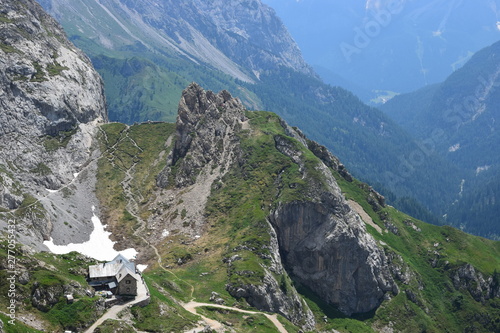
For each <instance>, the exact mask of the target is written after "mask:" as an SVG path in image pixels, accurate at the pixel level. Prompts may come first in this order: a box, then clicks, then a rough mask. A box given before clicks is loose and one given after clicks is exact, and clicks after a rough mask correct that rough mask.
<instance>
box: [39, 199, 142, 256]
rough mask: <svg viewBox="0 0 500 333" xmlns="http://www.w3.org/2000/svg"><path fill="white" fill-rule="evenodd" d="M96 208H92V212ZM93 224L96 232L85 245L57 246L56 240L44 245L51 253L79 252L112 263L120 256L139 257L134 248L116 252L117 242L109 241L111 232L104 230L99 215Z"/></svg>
mask: <svg viewBox="0 0 500 333" xmlns="http://www.w3.org/2000/svg"><path fill="white" fill-rule="evenodd" d="M94 211H95V207H94V206H92V212H94ZM92 224H93V225H94V230H93V231H92V233H91V234H90V239H89V240H88V241H86V242H84V243H78V244H75V243H69V244H68V245H56V244H54V240H53V239H52V238H50V241H44V242H43V244H44V245H45V246H47V247H48V248H49V250H50V252H52V253H55V254H66V253H69V252H72V251H76V252H79V253H81V254H83V255H86V256H88V257H91V258H94V259H96V260H102V261H111V260H113V259H114V258H115V257H116V256H117V255H118V254H122V255H123V256H124V257H125V258H127V259H129V260H130V259H134V258H135V257H136V256H137V253H138V252H137V251H136V250H135V249H134V248H130V249H126V250H123V251H116V250H115V249H114V248H113V246H114V244H115V242H113V241H112V240H111V239H109V236H110V235H111V232H109V231H105V230H104V225H103V224H102V222H101V220H100V219H99V217H97V215H95V213H94V216H92Z"/></svg>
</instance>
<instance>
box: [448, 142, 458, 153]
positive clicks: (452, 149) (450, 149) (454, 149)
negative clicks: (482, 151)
mask: <svg viewBox="0 0 500 333" xmlns="http://www.w3.org/2000/svg"><path fill="white" fill-rule="evenodd" d="M459 149H460V143H457V144H456V145H453V146H451V147H450V148H448V151H449V152H450V153H453V152H456V151H457V150H459Z"/></svg>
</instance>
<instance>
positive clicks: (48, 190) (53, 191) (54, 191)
mask: <svg viewBox="0 0 500 333" xmlns="http://www.w3.org/2000/svg"><path fill="white" fill-rule="evenodd" d="M46 190H47V192H49V193H57V192H59V190H50V189H48V188H46Z"/></svg>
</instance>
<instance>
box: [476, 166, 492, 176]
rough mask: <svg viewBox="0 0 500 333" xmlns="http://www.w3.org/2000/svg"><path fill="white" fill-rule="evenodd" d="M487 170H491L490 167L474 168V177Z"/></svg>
mask: <svg viewBox="0 0 500 333" xmlns="http://www.w3.org/2000/svg"><path fill="white" fill-rule="evenodd" d="M489 168H491V165H485V166H482V167H477V168H476V176H477V175H479V173H481V172H483V171H488V169H489Z"/></svg>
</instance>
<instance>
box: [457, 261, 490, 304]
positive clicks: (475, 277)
mask: <svg viewBox="0 0 500 333" xmlns="http://www.w3.org/2000/svg"><path fill="white" fill-rule="evenodd" d="M451 278H452V280H453V285H454V286H455V288H456V289H462V290H467V291H468V292H469V293H470V295H471V296H472V297H473V298H474V299H475V300H476V301H478V302H483V303H484V301H485V300H488V299H490V298H498V297H500V275H499V274H498V273H497V272H495V274H494V276H490V277H486V276H484V275H483V274H482V273H481V272H478V271H477V270H476V269H475V268H474V266H472V265H471V264H465V265H463V266H460V267H458V268H457V269H456V270H455V271H454V273H453V274H452V275H451Z"/></svg>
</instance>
